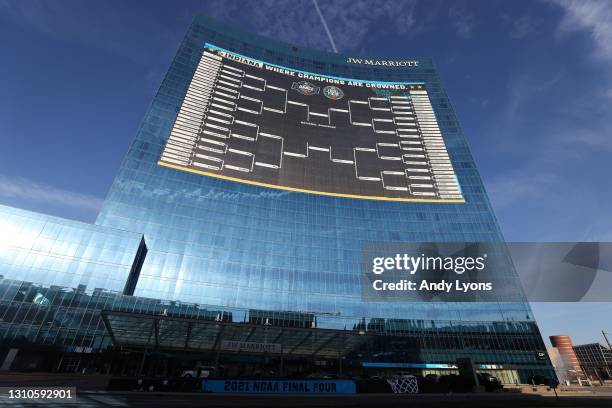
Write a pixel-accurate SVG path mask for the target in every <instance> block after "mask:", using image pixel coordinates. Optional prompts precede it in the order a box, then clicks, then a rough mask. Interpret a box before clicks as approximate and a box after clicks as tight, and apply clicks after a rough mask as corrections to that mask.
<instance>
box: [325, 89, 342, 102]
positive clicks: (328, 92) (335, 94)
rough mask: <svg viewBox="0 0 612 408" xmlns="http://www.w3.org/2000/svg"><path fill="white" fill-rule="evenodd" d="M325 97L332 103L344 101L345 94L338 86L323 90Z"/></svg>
mask: <svg viewBox="0 0 612 408" xmlns="http://www.w3.org/2000/svg"><path fill="white" fill-rule="evenodd" d="M323 95H325V97H326V98H328V99H331V100H332V101H337V100H338V99H342V97H343V96H344V92H342V89H340V88H338V87H337V86H326V87H325V88H323Z"/></svg>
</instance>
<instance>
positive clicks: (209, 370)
mask: <svg viewBox="0 0 612 408" xmlns="http://www.w3.org/2000/svg"><path fill="white" fill-rule="evenodd" d="M214 372H215V367H212V366H200V367H196V368H194V369H193V370H183V372H182V373H181V378H208V377H210V376H211V375H212V374H213V373H214Z"/></svg>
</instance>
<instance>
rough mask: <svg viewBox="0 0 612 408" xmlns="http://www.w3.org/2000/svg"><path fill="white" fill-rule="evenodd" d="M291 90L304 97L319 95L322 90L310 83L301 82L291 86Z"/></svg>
mask: <svg viewBox="0 0 612 408" xmlns="http://www.w3.org/2000/svg"><path fill="white" fill-rule="evenodd" d="M291 89H293V90H295V91H298V92H299V93H301V94H302V95H306V96H310V95H316V94H318V93H319V90H320V89H321V88H319V87H318V86H314V85H313V84H311V83H310V82H308V81H300V82H294V83H293V84H292V85H291Z"/></svg>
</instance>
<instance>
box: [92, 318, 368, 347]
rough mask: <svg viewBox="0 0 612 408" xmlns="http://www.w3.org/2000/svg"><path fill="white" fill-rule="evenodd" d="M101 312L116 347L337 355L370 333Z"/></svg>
mask: <svg viewBox="0 0 612 408" xmlns="http://www.w3.org/2000/svg"><path fill="white" fill-rule="evenodd" d="M101 315H102V319H103V321H104V325H105V327H106V330H107V331H108V333H109V335H110V337H111V339H112V341H113V344H114V345H115V346H128V347H137V348H154V349H159V350H174V351H197V352H203V351H222V352H224V353H225V352H232V350H227V349H226V348H224V347H223V346H222V345H223V344H224V342H226V343H225V344H227V342H241V343H242V344H270V345H275V346H276V347H274V348H270V350H272V351H267V352H266V353H267V354H268V355H275V354H276V355H283V356H285V357H288V356H295V357H306V356H309V357H320V358H338V357H342V356H344V355H346V354H348V353H349V352H351V351H353V350H355V349H356V348H358V346H359V345H361V344H362V343H364V342H365V341H367V338H368V337H369V335H368V334H365V333H363V332H359V331H354V330H333V329H318V328H303V327H298V328H296V327H276V326H272V325H265V324H263V325H258V324H251V323H247V322H244V323H236V322H224V321H214V320H213V321H211V320H202V319H193V318H185V317H172V316H164V315H154V314H145V313H133V312H123V311H111V310H103V311H102V312H101ZM234 352H238V351H236V350H234ZM240 352H242V353H247V352H245V351H240Z"/></svg>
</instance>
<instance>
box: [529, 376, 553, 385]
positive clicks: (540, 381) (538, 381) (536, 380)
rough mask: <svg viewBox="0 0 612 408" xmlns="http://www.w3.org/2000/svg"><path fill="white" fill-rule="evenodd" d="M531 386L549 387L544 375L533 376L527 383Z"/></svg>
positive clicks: (548, 379)
mask: <svg viewBox="0 0 612 408" xmlns="http://www.w3.org/2000/svg"><path fill="white" fill-rule="evenodd" d="M529 382H530V383H531V384H532V385H549V384H550V378H549V377H546V376H545V375H534V376H533V377H531V381H529Z"/></svg>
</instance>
